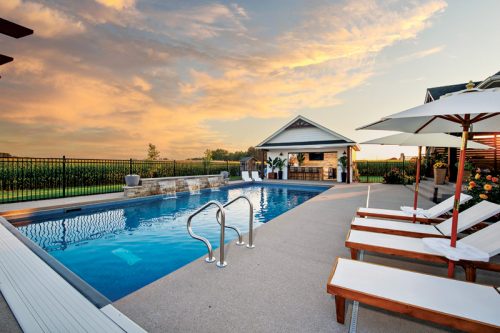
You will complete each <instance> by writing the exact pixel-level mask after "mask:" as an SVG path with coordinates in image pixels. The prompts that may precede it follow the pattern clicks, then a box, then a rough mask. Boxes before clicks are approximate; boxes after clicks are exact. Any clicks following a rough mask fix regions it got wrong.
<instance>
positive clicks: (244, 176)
mask: <svg viewBox="0 0 500 333" xmlns="http://www.w3.org/2000/svg"><path fill="white" fill-rule="evenodd" d="M241 178H242V179H243V180H244V181H246V182H251V181H253V180H252V178H250V175H249V174H248V171H242V172H241Z"/></svg>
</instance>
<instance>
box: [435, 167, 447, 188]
mask: <svg viewBox="0 0 500 333" xmlns="http://www.w3.org/2000/svg"><path fill="white" fill-rule="evenodd" d="M433 167H434V184H436V185H442V184H444V181H445V178H446V171H447V169H448V164H446V163H444V162H441V161H438V162H436V163H434V166H433Z"/></svg>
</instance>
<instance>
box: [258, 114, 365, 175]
mask: <svg viewBox="0 0 500 333" xmlns="http://www.w3.org/2000/svg"><path fill="white" fill-rule="evenodd" d="M256 148H257V149H260V150H262V151H265V152H266V154H267V158H268V159H269V158H270V159H271V160H275V159H276V158H278V159H280V160H285V163H284V165H283V167H282V170H274V171H275V172H276V171H282V179H290V180H307V181H332V182H342V181H344V182H347V183H350V182H351V180H352V161H353V160H354V157H355V156H354V154H355V152H356V151H359V146H358V144H357V143H356V142H354V141H353V140H351V139H349V138H346V137H345V136H342V135H340V134H338V133H336V132H334V131H332V130H330V129H328V128H326V127H324V126H322V125H320V124H318V123H315V122H313V121H312V120H310V119H307V118H306V117H304V116H301V115H299V116H297V117H295V118H294V119H292V120H291V121H290V122H288V123H287V124H286V125H285V126H283V127H282V128H280V129H279V130H277V131H276V132H274V133H273V134H272V135H271V136H269V137H268V138H267V139H265V140H264V141H262V142H261V143H260V144H259V145H258V146H257V147H256ZM264 155H265V154H262V156H264ZM342 160H345V168H344V167H343V165H342ZM262 164H263V165H264V160H262ZM342 173H344V175H342ZM263 174H264V175H265V176H266V178H273V176H271V175H272V174H273V168H272V167H271V166H269V165H267V166H266V167H265V169H264V170H263Z"/></svg>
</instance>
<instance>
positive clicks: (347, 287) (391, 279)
mask: <svg viewBox="0 0 500 333" xmlns="http://www.w3.org/2000/svg"><path fill="white" fill-rule="evenodd" d="M367 277H370V278H367ZM327 292H328V293H329V294H332V295H335V306H336V313H337V322H339V323H341V324H343V323H344V321H345V300H346V299H350V300H353V301H358V302H361V303H364V304H367V305H371V306H374V307H378V308H381V309H385V310H389V311H393V312H397V313H403V314H406V315H409V316H412V317H415V318H418V319H422V320H426V321H431V322H434V323H437V324H441V325H445V326H449V327H453V328H456V329H459V330H462V331H468V332H484V333H489V332H499V331H500V315H499V312H498V311H499V309H500V294H499V293H500V289H498V288H495V287H492V286H485V285H480V284H475V283H469V282H464V281H458V280H453V279H448V278H443V277H437V276H433V275H428V274H422V273H416V272H411V271H406V270H402V269H397V268H392V267H387V266H382V265H376V264H371V263H366V262H362V261H355V260H349V259H344V258H337V260H336V262H335V264H334V266H333V269H332V272H331V274H330V277H329V279H328V283H327ZM393 329H395V328H393Z"/></svg>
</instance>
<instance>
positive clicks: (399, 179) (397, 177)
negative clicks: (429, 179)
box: [383, 168, 404, 184]
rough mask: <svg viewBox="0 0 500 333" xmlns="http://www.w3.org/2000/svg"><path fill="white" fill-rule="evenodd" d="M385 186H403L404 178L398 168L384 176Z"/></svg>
mask: <svg viewBox="0 0 500 333" xmlns="http://www.w3.org/2000/svg"><path fill="white" fill-rule="evenodd" d="M383 177H384V184H403V183H404V178H403V174H402V173H401V171H399V169H398V168H392V169H391V170H390V171H389V172H387V173H385V174H384V176H383Z"/></svg>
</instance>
